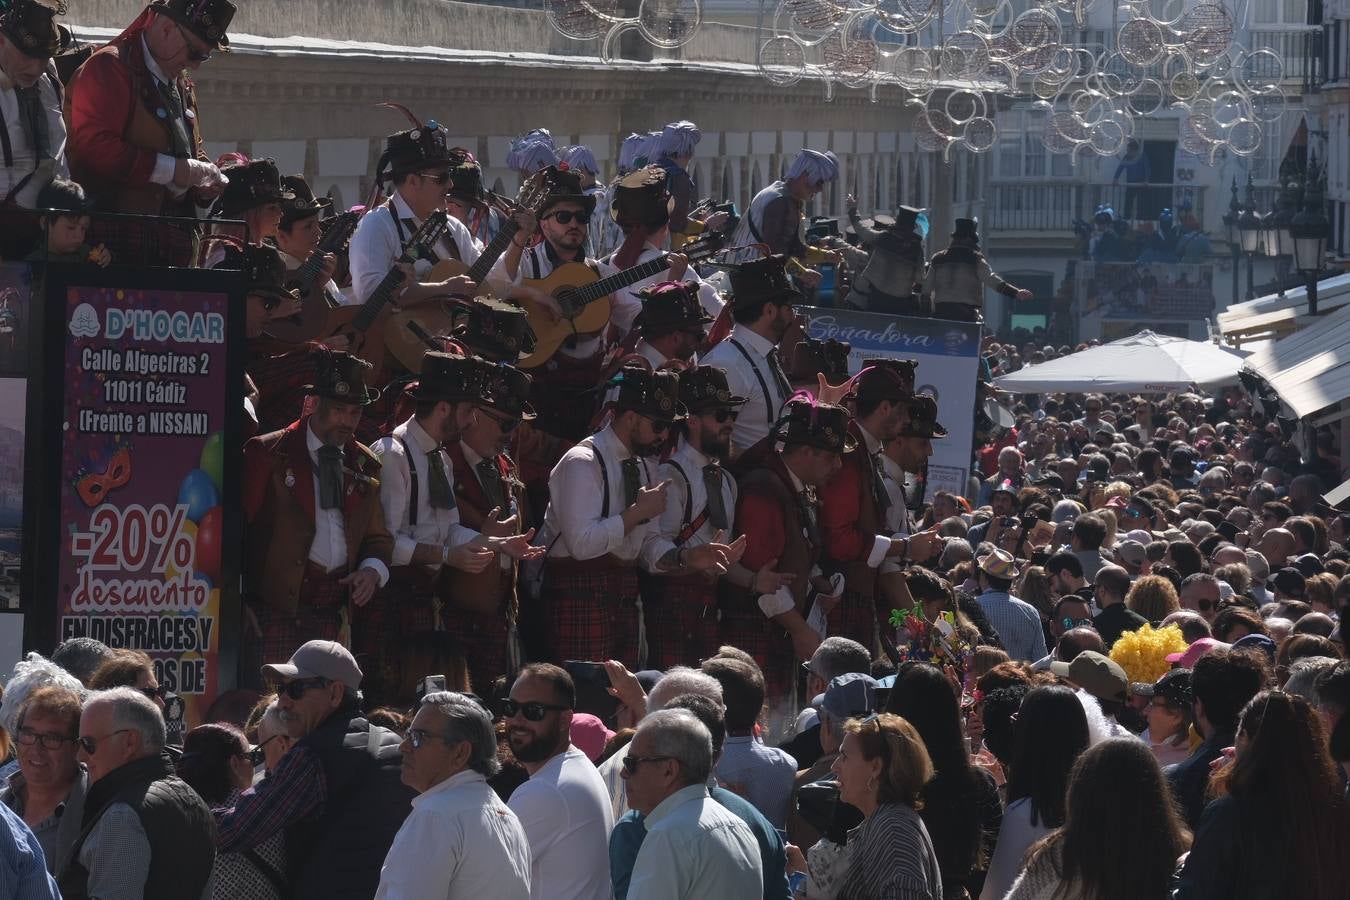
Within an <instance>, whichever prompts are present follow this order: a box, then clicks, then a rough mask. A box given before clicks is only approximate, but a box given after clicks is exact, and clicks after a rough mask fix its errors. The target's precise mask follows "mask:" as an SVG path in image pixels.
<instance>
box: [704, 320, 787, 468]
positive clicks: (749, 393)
mask: <svg viewBox="0 0 1350 900" xmlns="http://www.w3.org/2000/svg"><path fill="white" fill-rule="evenodd" d="M737 345H739V346H740V349H737ZM773 349H775V348H774V345H773V344H771V343H769V341H768V339H766V338H763V337H760V336H759V335H758V334H755V333H754V332H753V331H751V330H750V329H748V328H745V327H744V326H741V325H737V326H735V327H734V328H732V329H731V333H730V334H728V335H727V337H726V339H725V340H723V341H722V342H721V343H719V344H718V345H717V346H716V347H713V348H712V349H711V350H709V351H708V352H707V353H706V354H704V355H703V358H702V359H700V360H699V364H700V365H704V366H717V367H718V368H720V369H725V370H726V373H727V386H728V387H729V388H730V389H731V393H732V394H733V395H739V396H741V397H748V398H750V399H749V401H748V402H747V403H746V404H745V405H744V406H742V407H741V414H740V417H739V418H737V419H736V430H735V431H734V432H732V435H731V440H732V443H733V444H734V445H735V446H736V449H737V450H745V449H746V448H748V447H751V446H753V445H754V444H756V443H758V442H759V441H760V440H762V439H763V438H764V437H765V436H767V435H768V433H769V429H770V428H772V427H773V424H774V423H775V422H777V421H778V414H779V412H780V411H781V410H782V408H783V404H784V403H786V402H787V400H788V398H787V397H786V396H784V394H783V391H782V390H781V389H780V388H779V386H778V382H777V381H775V380H774V376H773V370H772V369H771V368H769V351H770V350H773ZM742 350H744V351H745V352H744V353H742V352H741V351H742ZM746 356H749V359H746ZM784 366H786V363H784ZM766 390H767V391H768V396H767V397H766V396H765V391H766Z"/></svg>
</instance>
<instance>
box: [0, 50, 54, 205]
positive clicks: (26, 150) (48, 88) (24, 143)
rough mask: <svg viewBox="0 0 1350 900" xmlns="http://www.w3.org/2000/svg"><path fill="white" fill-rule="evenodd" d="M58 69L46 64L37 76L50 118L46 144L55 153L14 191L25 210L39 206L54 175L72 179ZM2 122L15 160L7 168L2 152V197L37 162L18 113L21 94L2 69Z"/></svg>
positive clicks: (17, 201)
mask: <svg viewBox="0 0 1350 900" xmlns="http://www.w3.org/2000/svg"><path fill="white" fill-rule="evenodd" d="M55 72H56V69H55V66H53V65H52V64H51V63H48V64H47V71H46V73H45V74H44V75H43V76H42V77H41V78H39V79H38V83H37V89H38V97H39V99H41V101H42V111H43V113H45V115H46V119H47V147H48V149H49V152H50V154H51V156H52V158H51V159H48V160H44V161H43V163H42V169H43V170H42V171H40V172H38V173H37V174H36V175H34V176H33V177H32V178H29V179H28V182H27V184H25V185H24V186H23V188H22V189H21V190H20V191H18V192H17V193H15V195H14V198H13V199H14V201H15V202H16V203H18V204H19V206H21V207H23V208H25V209H36V208H37V195H38V191H40V190H42V189H43V188H44V187H46V186H47V183H48V182H50V181H51V180H52V178H57V177H59V178H69V177H70V167H69V166H68V165H67V164H66V121H65V119H63V118H62V117H61V100H60V99H59V98H58V96H57V93H56V82H55V78H56V74H55ZM0 121H3V126H2V127H3V128H4V129H5V132H6V133H7V134H8V135H9V147H10V153H11V155H12V159H13V163H12V164H11V165H10V166H8V167H6V166H5V159H4V156H3V155H0V200H4V199H5V197H6V196H8V195H9V192H10V190H11V189H12V188H13V186H14V185H15V184H17V183H19V182H20V181H22V180H23V179H24V178H27V177H28V174H29V173H30V172H32V171H33V168H34V166H35V165H36V164H37V163H36V161H35V159H34V153H33V146H32V145H31V144H30V143H29V142H28V135H27V134H26V133H25V132H24V130H23V122H22V120H21V118H20V115H19V97H18V95H17V94H16V93H15V91H14V82H13V81H11V80H10V79H9V76H7V75H5V73H4V72H0Z"/></svg>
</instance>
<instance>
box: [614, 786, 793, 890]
mask: <svg viewBox="0 0 1350 900" xmlns="http://www.w3.org/2000/svg"><path fill="white" fill-rule="evenodd" d="M644 824H645V825H646V826H647V836H646V837H645V838H643V840H642V848H641V849H640V850H638V855H637V860H636V861H634V863H633V876H632V880H631V881H630V882H629V884H628V896H629V897H631V898H632V900H712V898H714V897H716V898H726V900H751V898H754V897H761V896H763V895H764V867H763V863H762V862H761V861H760V856H759V844H758V843H756V842H755V837H754V835H753V834H751V833H750V829H749V828H748V827H746V824H745V823H744V822H743V821H741V820H740V819H739V818H737V817H736V815H735V814H734V813H732V812H730V811H729V810H728V809H727V808H726V807H724V806H722V805H721V804H720V803H718V802H717V801H716V800H714V799H713V798H712V797H711V796H709V794H708V788H707V786H706V785H703V784H693V785H690V786H689V787H686V788H681V789H680V790H678V791H676V792H675V793H673V794H671V795H670V796H669V797H667V798H666V799H664V800H662V801H661V802H660V803H658V804H657V805H656V808H655V809H653V810H652V811H651V812H650V813H648V815H647V818H646V820H645V821H644ZM779 877H780V878H781V876H779Z"/></svg>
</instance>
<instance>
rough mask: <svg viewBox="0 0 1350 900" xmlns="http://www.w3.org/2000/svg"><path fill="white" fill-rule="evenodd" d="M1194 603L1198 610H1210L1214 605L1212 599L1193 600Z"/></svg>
mask: <svg viewBox="0 0 1350 900" xmlns="http://www.w3.org/2000/svg"><path fill="white" fill-rule="evenodd" d="M1195 605H1196V607H1198V608H1199V610H1200V611H1201V612H1209V611H1210V610H1211V609H1213V607H1214V601H1212V600H1197V601H1195Z"/></svg>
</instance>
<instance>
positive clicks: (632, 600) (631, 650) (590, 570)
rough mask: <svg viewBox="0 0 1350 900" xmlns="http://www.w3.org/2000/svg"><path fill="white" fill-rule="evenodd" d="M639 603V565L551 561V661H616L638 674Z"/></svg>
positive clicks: (547, 597) (547, 594)
mask: <svg viewBox="0 0 1350 900" xmlns="http://www.w3.org/2000/svg"><path fill="white" fill-rule="evenodd" d="M637 599H638V573H637V567H636V565H630V566H617V565H611V564H608V563H607V562H606V561H604V560H601V559H595V560H586V561H585V562H577V561H575V560H559V559H554V560H549V562H548V563H547V565H546V566H545V567H544V592H543V600H544V610H545V616H546V621H547V622H548V624H549V629H550V636H551V639H550V641H549V645H550V650H551V656H552V661H553V662H562V661H563V660H567V659H576V660H585V661H589V662H604V661H605V660H608V659H617V660H618V661H619V662H621V663H623V664H624V665H625V666H627V667H628V668H629V669H630V670H632V671H635V672H636V671H637V669H638V644H639V634H638V626H639V621H638V609H637Z"/></svg>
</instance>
